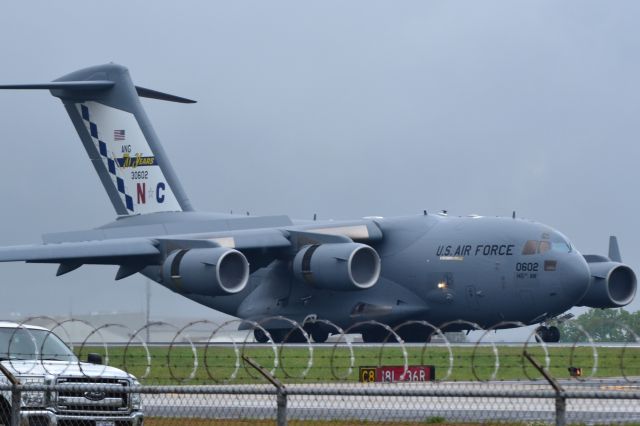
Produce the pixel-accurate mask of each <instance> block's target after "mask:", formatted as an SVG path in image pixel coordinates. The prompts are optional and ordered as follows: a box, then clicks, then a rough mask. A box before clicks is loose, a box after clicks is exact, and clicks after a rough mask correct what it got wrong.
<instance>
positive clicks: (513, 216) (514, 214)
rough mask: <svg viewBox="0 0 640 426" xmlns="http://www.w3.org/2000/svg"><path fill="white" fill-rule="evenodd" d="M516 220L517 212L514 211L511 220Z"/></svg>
mask: <svg viewBox="0 0 640 426" xmlns="http://www.w3.org/2000/svg"><path fill="white" fill-rule="evenodd" d="M515 218H516V211H515V210H514V211H513V213H511V219H515Z"/></svg>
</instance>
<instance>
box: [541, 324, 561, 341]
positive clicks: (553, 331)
mask: <svg viewBox="0 0 640 426" xmlns="http://www.w3.org/2000/svg"><path fill="white" fill-rule="evenodd" d="M536 341H537V342H545V343H558V342H559V341H560V330H559V329H558V327H556V326H554V325H552V326H551V327H546V326H544V325H542V326H540V327H538V328H537V329H536Z"/></svg>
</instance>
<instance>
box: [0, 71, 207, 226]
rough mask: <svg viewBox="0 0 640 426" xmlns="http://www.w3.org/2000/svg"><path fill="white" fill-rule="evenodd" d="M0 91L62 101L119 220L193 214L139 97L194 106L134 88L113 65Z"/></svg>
mask: <svg viewBox="0 0 640 426" xmlns="http://www.w3.org/2000/svg"><path fill="white" fill-rule="evenodd" d="M0 89H45V90H49V91H50V92H51V94H52V95H53V96H55V97H58V98H60V99H61V100H62V103H63V104H64V106H65V108H66V110H67V113H68V114H69V117H70V118H71V121H72V122H73V125H74V126H75V128H76V131H77V132H78V135H79V136H80V139H81V141H82V144H83V145H84V147H85V149H86V151H87V153H88V154H89V159H90V160H91V162H92V163H93V165H94V167H95V169H96V172H97V173H98V176H99V177H100V180H101V182H102V184H103V186H104V187H105V190H106V191H107V194H108V195H109V198H110V199H111V202H112V204H113V206H114V208H115V210H116V212H117V213H118V214H119V215H131V214H144V213H154V212H161V211H189V210H193V209H192V207H191V203H190V202H189V199H188V198H187V196H186V193H185V192H184V190H183V188H182V186H181V185H180V182H179V181H178V178H177V176H176V174H175V172H174V171H173V168H172V167H171V164H170V162H169V159H168V157H167V155H166V154H165V152H164V150H163V149H162V145H161V144H160V141H159V139H158V137H157V135H156V133H155V131H154V130H153V127H152V126H151V122H150V121H149V118H148V117H147V115H146V113H145V111H144V109H143V107H142V104H141V103H140V97H147V98H153V99H160V100H165V101H171V102H180V103H193V102H195V101H192V100H190V99H186V98H181V97H179V96H174V95H169V94H167V93H163V92H158V91H155V90H151V89H146V88H144V87H139V86H135V85H134V84H133V82H132V80H131V77H130V76H129V71H128V70H127V69H126V68H125V67H123V66H121V65H116V64H106V65H98V66H94V67H90V68H85V69H82V70H79V71H75V72H73V73H71V74H67V75H65V76H63V77H61V78H59V79H57V80H55V81H53V82H50V83H42V84H14V85H2V86H0Z"/></svg>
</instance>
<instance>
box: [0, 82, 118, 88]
mask: <svg viewBox="0 0 640 426" xmlns="http://www.w3.org/2000/svg"><path fill="white" fill-rule="evenodd" d="M114 84H115V83H114V82H113V81H109V80H91V81H52V82H50V83H37V84H2V85H0V89H17V90H106V89H110V88H112V87H113V85H114Z"/></svg>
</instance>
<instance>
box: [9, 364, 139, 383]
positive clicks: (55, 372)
mask: <svg viewBox="0 0 640 426" xmlns="http://www.w3.org/2000/svg"><path fill="white" fill-rule="evenodd" d="M2 365H3V366H4V367H5V368H6V369H7V370H9V371H10V372H11V373H12V374H13V375H14V376H16V377H18V378H20V377H25V378H26V377H29V378H35V377H44V376H54V377H60V376H64V377H85V378H87V379H97V378H104V379H106V378H111V379H128V378H131V379H135V377H134V376H132V375H130V374H128V373H126V372H124V371H122V370H120V369H118V368H115V367H109V366H108V365H99V364H89V363H86V362H67V361H37V360H10V361H2Z"/></svg>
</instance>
